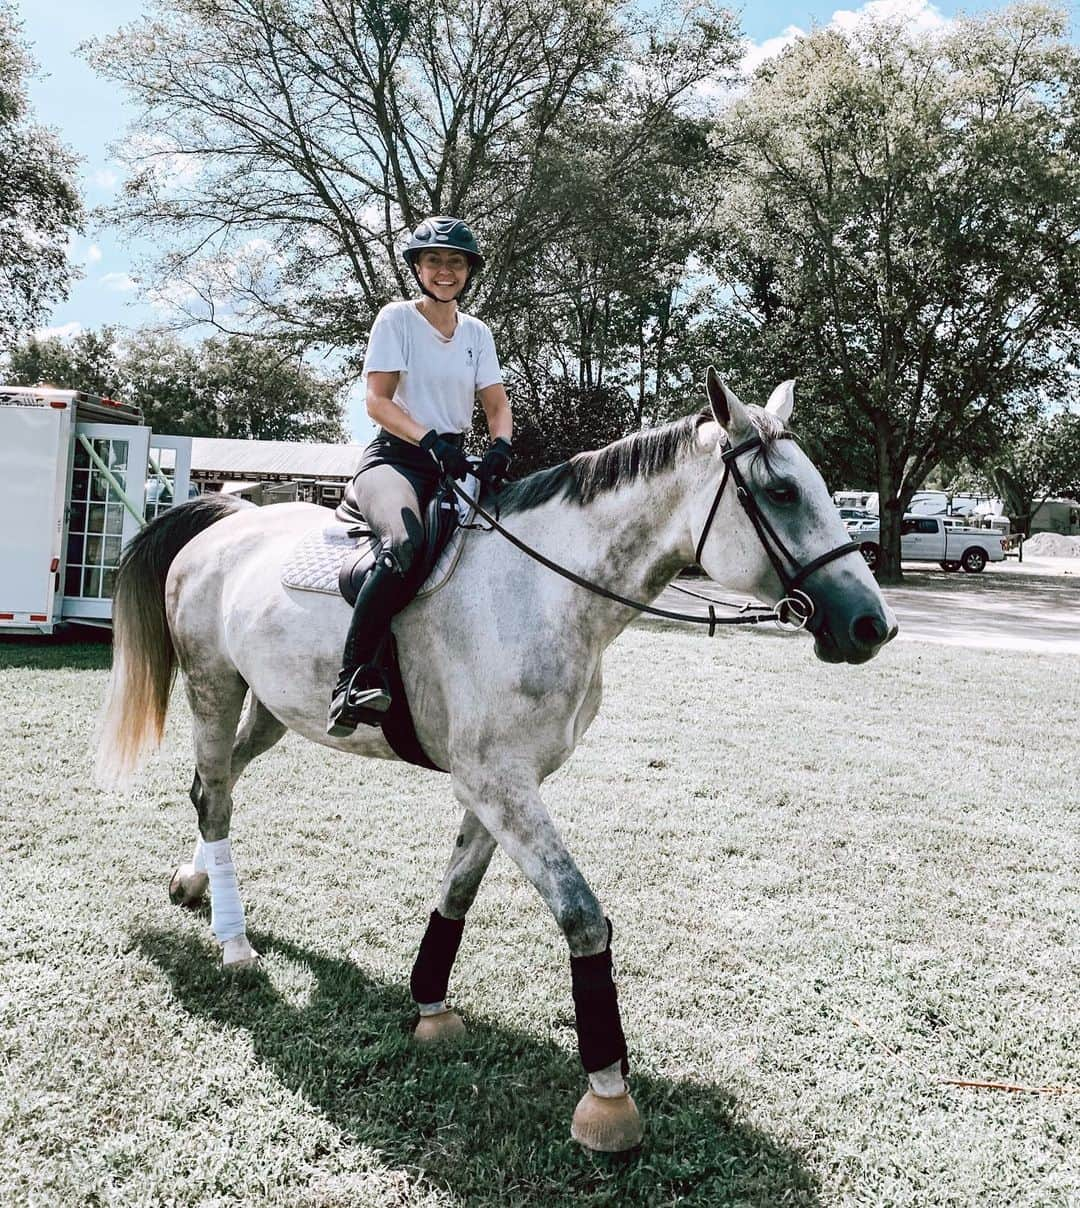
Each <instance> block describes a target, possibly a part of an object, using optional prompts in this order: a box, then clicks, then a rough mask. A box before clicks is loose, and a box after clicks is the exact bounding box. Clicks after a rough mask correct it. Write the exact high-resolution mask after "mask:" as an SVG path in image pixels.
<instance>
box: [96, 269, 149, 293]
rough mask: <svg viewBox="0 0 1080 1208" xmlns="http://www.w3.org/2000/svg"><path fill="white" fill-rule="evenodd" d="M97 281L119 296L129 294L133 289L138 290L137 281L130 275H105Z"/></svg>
mask: <svg viewBox="0 0 1080 1208" xmlns="http://www.w3.org/2000/svg"><path fill="white" fill-rule="evenodd" d="M98 281H99V282H100V283H101V284H102V285H104V286H105V288H106V289H111V290H114V291H116V293H120V294H126V293H130V292H131V291H132V290H133V289H138V288H139V283H138V281H136V280H135V278H134V277H132V276H131V274H130V273H106V274H105V275H104V276H102V277H99V278H98Z"/></svg>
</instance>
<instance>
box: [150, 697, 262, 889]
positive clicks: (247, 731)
mask: <svg viewBox="0 0 1080 1208" xmlns="http://www.w3.org/2000/svg"><path fill="white" fill-rule="evenodd" d="M285 730H286V727H285V726H284V725H282V723H281V722H279V721H278V719H277V718H276V717H275V716H274V715H273V714H272V713H271V712H270V710H269V709H267V708H266V706H265V705H264V704H263V703H262V701H260V700H258V699H257V698H256V697H255V696H249V697H248V707H247V712H246V713H245V714H244V719H243V721H241V723H240V729H239V730H238V731H237V734H236V739H235V741H234V742H233V749H232V760H231V767H230V783H231V787H232V788H235V787H236V782H237V781H238V780H239V779H240V776H241V775H242V773H243V771H244V769H245V768H246V767H247V765H248V764H249V763H250V762H251V761H252V760H253V759H255V758H257V757H258V756H259V755H262V754H263V753H264V752H265V751H268V750H269V749H270V748H271V747H272V746H273V745H274V744H275V743H276V742H277V741H278V740H279V739H280V738H281V737H282V735H283V734H284V733H285ZM202 792H203V788H202V780H201V779H200V777H199V773H198V771H196V772H195V779H194V780H193V781H192V782H191V792H190V794H189V796H190V797H191V804H192V805H193V806H194V807H195V809H196V811H201V810H202ZM209 887H210V878H209V877H208V876H207V875H206V857H205V854H204V852H203V840H202V836H201V835H200V836H199V838H198V840H197V841H196V843H195V852H194V855H193V856H192V858H191V861H190V862H189V863H187V864H181V865H180V867H179V868H177V870H176V872H174V873H173V877H172V881H171V882H170V884H169V897H170V898H172V900H173V902H174V903H175V904H176V905H177V906H184V907H186V908H187V909H189V910H195V909H197V908H198V907H200V906H201V905H202V903H203V899H204V897H205V894H206V891H207V889H208V888H209Z"/></svg>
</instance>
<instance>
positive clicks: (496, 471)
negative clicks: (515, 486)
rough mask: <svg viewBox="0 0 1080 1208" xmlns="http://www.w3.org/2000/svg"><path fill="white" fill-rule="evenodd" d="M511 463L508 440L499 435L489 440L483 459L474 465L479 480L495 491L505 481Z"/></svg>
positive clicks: (512, 458)
mask: <svg viewBox="0 0 1080 1208" xmlns="http://www.w3.org/2000/svg"><path fill="white" fill-rule="evenodd" d="M513 464H514V450H513V449H512V448H511V447H510V442H509V441H508V440H506V439H505V438H504V437H502V436H500V437H499V438H498V439H497V440H494V441H492V442H491V447H490V448H489V449H488V451H487V452H486V453H485V454H484V459H483V461H481V463H480V464H479V465H478V466H477V467H476V477H477V478H479V479H480V481H481V482H486V483H487V484H488V486H489V487H491V489H492V490H493V491H497V490H498V489H499V488H500V487H501V486H502V484H503V483H504V482H505V481H506V476H507V475H508V474H509V473H510V467H511V466H512V465H513Z"/></svg>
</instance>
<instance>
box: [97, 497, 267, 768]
mask: <svg viewBox="0 0 1080 1208" xmlns="http://www.w3.org/2000/svg"><path fill="white" fill-rule="evenodd" d="M251 506H253V505H252V504H249V503H248V502H247V501H246V500H242V499H237V498H236V497H235V496H233V495H202V496H200V497H199V498H198V499H192V500H190V501H189V502H188V503H181V504H177V505H176V506H175V507H171V508H169V509H168V510H167V511H165V512H162V514H161V515H160V516H159V517H158V518H157V519H156V520H154V521H152V522H151V523H150V524H148V525H147V526H146V527H145V528H144V529H143V530H142V531H141V532H140V533H138V534H137V535H136V536H135V538H134V540H132V542H131V543H130V544H129V545H128V547H127V549H126V550H125V551H124V556H123V558H122V559H121V560H120V569H119V570H118V571H117V575H116V590H115V592H114V594H113V609H112V614H113V666H112V677H111V679H110V681H109V695H108V699H107V700H106V703H105V712H104V715H103V717H102V724H101V733H100V737H99V739H98V753H97V766H96V776H97V780H98V783H99V784H101V785H103V786H106V787H108V786H115V785H117V784H121V783H123V782H124V781H125V780H127V779H128V778H129V777H130V776H131V774H132V773H133V772H134V771H135V770H136V769H137V767H138V766H139V762H140V759H141V757H142V755H143V754H144V752H145V751H146V750H147V749H148V748H152V747H156V746H158V745H159V744H160V742H161V737H162V734H163V733H164V730H165V713H166V711H167V709H168V707H169V693H170V692H171V690H172V685H173V680H174V679H175V677H176V656H175V651H174V650H173V642H172V635H171V634H170V633H169V624H168V621H167V619H166V616H165V578H166V576H167V575H168V573H169V567H170V566H171V565H172V562H173V559H174V558H175V557H176V555H177V554H178V553H179V552H180V551H181V550H182V549H183V548H184V546H185V545H187V543H188V542H189V541H190V540H191V539H192V538H193V537H196V536H197V535H198V534H199V533H201V532H202V531H203V529H207V528H209V527H210V525H212V524H214V523H216V522H217V521H218V520H223V519H224V518H225V517H226V516H229V515H231V514H232V513H233V512H235V511H236V510H237V509H238V508H242V507H251Z"/></svg>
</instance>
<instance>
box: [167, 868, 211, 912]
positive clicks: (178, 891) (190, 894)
mask: <svg viewBox="0 0 1080 1208" xmlns="http://www.w3.org/2000/svg"><path fill="white" fill-rule="evenodd" d="M209 885H210V878H209V877H208V876H207V875H206V873H204V872H196V871H195V865H194V864H181V865H180V867H179V868H177V870H176V872H174V873H173V875H172V880H171V881H170V882H169V898H170V899H171V900H172V904H173V905H174V906H183V907H184V909H185V910H198V909H199V907H200V906H201V905H202V904H203V901H204V900H205V896H206V891H207V889H208V888H209Z"/></svg>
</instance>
